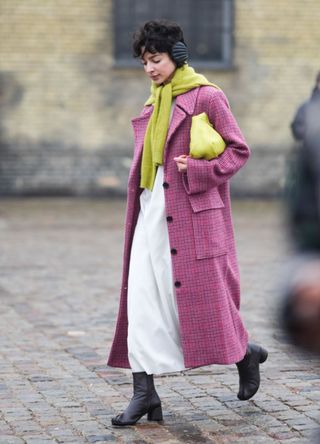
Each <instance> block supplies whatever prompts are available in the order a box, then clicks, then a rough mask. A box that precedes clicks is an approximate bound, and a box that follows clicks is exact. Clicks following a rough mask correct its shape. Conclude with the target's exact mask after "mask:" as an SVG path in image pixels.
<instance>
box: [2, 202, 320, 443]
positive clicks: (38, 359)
mask: <svg viewBox="0 0 320 444" xmlns="http://www.w3.org/2000/svg"><path fill="white" fill-rule="evenodd" d="M124 210H125V203H124V202H123V201H122V200H103V199H97V200H84V199H24V200H22V199H21V200H20V199H14V200H2V201H1V202H0V237H1V239H0V242H1V254H0V297H1V306H0V311H1V314H0V316H1V317H0V343H1V347H0V411H1V416H0V444H22V443H28V444H29V443H30V444H47V443H74V444H81V443H104V442H106V443H109V442H110V443H130V444H133V443H135V444H145V443H155V444H162V443H163V444H164V443H166V444H178V443H181V444H188V443H202V444H205V443H219V444H220V443H237V444H241V443H252V444H256V443H264V444H267V443H278V442H284V443H310V442H316V440H315V438H313V436H314V434H315V432H316V431H317V429H318V428H320V411H319V403H320V362H319V360H317V359H316V358H315V357H313V356H310V355H307V354H304V353H302V352H300V351H297V350H296V349H294V348H293V347H292V346H291V345H289V344H287V343H286V341H285V339H284V337H283V334H282V332H281V329H279V327H278V325H277V319H276V311H277V303H278V301H279V291H278V290H277V288H278V285H279V284H278V283H279V280H280V277H281V273H282V266H283V264H284V262H285V260H286V257H287V256H288V254H289V253H287V245H286V235H285V230H284V228H283V223H282V218H281V211H280V210H281V207H280V205H279V204H278V203H277V202H272V201H267V202H260V201H236V202H235V203H234V221H235V229H236V238H237V245H238V255H239V261H240V267H241V278H242V315H243V318H244V321H245V324H246V327H247V329H248V330H249V333H250V337H251V339H252V340H254V341H256V342H258V343H260V344H263V346H265V347H266V348H267V349H268V350H269V359H268V360H267V362H266V363H265V364H263V365H262V367H261V370H262V385H261V388H260V391H259V392H258V394H257V395H256V396H255V397H254V398H253V399H252V400H250V401H245V402H241V401H239V400H238V399H237V396H236V394H237V391H238V374H237V369H236V366H210V367H203V368H199V369H194V370H190V371H187V372H185V373H183V374H182V373H181V374H180V373H179V374H174V375H170V376H163V377H157V378H156V380H155V382H156V386H157V388H158V392H159V395H160V397H161V398H162V401H163V410H164V422H163V423H162V424H157V423H148V421H147V420H146V419H145V418H143V419H142V420H141V421H140V422H139V424H138V425H137V426H135V427H126V428H115V427H112V426H111V422H110V420H111V417H112V416H113V415H114V414H115V413H119V412H120V411H121V410H122V409H123V408H124V407H125V406H126V405H127V403H128V400H129V399H130V397H131V390H132V387H131V375H130V372H129V371H124V370H119V369H112V368H108V367H107V366H106V358H107V355H108V349H109V346H110V344H111V340H112V336H113V332H114V325H115V320H116V313H117V309H118V297H119V286H120V277H121V276H120V272H121V261H122V245H123V225H124V220H123V218H124ZM313 440H314V441H313Z"/></svg>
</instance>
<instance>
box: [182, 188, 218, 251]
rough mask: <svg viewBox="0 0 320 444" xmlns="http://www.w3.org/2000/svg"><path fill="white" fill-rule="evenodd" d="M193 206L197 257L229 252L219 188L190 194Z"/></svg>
mask: <svg viewBox="0 0 320 444" xmlns="http://www.w3.org/2000/svg"><path fill="white" fill-rule="evenodd" d="M188 197H189V200H190V204H191V207H192V225H193V233H194V241H195V251H196V258H197V259H207V258H211V257H216V256H221V255H222V254H226V253H227V242H226V226H225V219H224V203H223V201H222V199H221V197H220V194H219V191H218V189H217V188H214V189H210V190H209V191H207V192H206V193H201V194H195V195H190V196H188Z"/></svg>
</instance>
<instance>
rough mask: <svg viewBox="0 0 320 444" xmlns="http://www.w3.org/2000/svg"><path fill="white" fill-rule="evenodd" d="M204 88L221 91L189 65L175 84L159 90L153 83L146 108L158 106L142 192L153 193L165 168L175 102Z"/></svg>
mask: <svg viewBox="0 0 320 444" xmlns="http://www.w3.org/2000/svg"><path fill="white" fill-rule="evenodd" d="M202 85H209V86H213V87H215V88H218V87H217V86H216V85H215V84H214V83H211V82H209V81H208V80H207V79H206V78H205V77H204V76H203V75H202V74H197V73H196V72H195V71H194V69H193V68H191V67H190V66H188V65H187V64H186V65H183V66H182V67H181V68H177V69H176V70H175V73H174V76H173V78H172V80H171V82H169V83H166V84H164V85H163V84H162V85H159V86H158V85H156V84H155V83H154V82H152V84H151V96H150V97H149V99H148V100H147V102H146V103H145V105H154V109H153V112H152V115H151V117H150V120H149V122H148V127H147V130H146V134H145V137H144V147H143V155H142V162H141V181H140V187H141V188H148V189H149V190H151V191H152V189H153V185H154V180H155V176H156V171H157V167H158V165H162V164H163V152H164V146H165V142H166V138H167V133H168V127H169V120H170V111H171V104H172V98H173V97H177V96H179V95H180V94H184V93H186V92H187V91H190V90H191V89H194V88H197V87H198V86H202Z"/></svg>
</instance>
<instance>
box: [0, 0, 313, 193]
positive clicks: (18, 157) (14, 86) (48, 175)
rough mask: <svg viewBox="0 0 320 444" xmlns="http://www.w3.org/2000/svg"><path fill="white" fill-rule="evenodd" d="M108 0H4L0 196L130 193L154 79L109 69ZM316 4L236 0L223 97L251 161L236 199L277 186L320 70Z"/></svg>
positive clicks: (219, 76) (218, 76) (220, 75)
mask: <svg viewBox="0 0 320 444" xmlns="http://www.w3.org/2000/svg"><path fill="white" fill-rule="evenodd" d="M111 6H112V4H111V0H95V1H92V0H77V1H75V0H69V1H68V2H65V1H62V0H46V1H43V0H28V1H27V2H26V1H21V0H2V1H1V2H0V112H1V114H0V117H1V121H0V154H1V156H0V194H2V195H6V194H30V193H53V194H59V193H60V194H61V193H68V194H88V193H89V194H92V193H105V192H112V193H118V192H122V193H124V192H125V187H126V177H127V173H128V168H129V165H130V157H131V151H132V132H131V126H130V118H131V117H132V116H134V115H136V114H138V112H139V110H140V107H141V106H142V104H143V102H144V100H145V98H146V97H147V95H148V91H149V83H148V80H147V79H145V78H144V76H143V73H142V72H141V71H140V70H135V69H127V70H123V69H115V68H114V67H113V58H112V10H111ZM319 23H320V8H319V1H318V0H305V1H304V2H301V1H300V0H268V1H265V0H235V50H234V67H233V69H231V70H227V71H204V74H206V75H207V77H208V78H209V79H210V80H212V81H214V82H216V83H218V84H219V85H220V86H221V87H222V88H223V89H224V90H225V92H226V93H227V95H228V97H229V100H230V103H231V105H232V108H233V111H234V113H235V115H236V117H237V119H238V121H239V124H240V126H241V128H242V130H243V132H244V134H245V136H246V138H247V140H248V142H249V144H250V145H251V147H252V151H253V155H252V158H251V161H250V162H249V163H248V165H247V166H246V167H245V169H244V170H243V171H242V172H240V173H239V175H237V176H236V178H235V180H234V189H235V190H236V191H237V192H239V193H247V194H248V193H249V194H275V193H277V192H279V190H280V189H281V187H282V184H283V177H284V172H285V155H286V153H287V152H288V149H289V148H290V146H291V144H292V139H291V134H290V131H289V123H290V121H291V119H292V116H293V114H294V111H295V109H296V107H297V105H298V104H299V103H300V102H301V101H302V100H304V99H305V98H307V97H308V96H309V94H310V90H311V88H312V86H313V83H314V77H315V74H316V72H317V71H318V70H319V69H320V65H319V41H320V27H319Z"/></svg>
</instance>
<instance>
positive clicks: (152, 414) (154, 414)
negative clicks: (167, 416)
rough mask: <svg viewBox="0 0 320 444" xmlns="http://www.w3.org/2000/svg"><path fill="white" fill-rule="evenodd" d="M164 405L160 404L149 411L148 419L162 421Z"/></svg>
mask: <svg viewBox="0 0 320 444" xmlns="http://www.w3.org/2000/svg"><path fill="white" fill-rule="evenodd" d="M162 419H163V417H162V407H161V405H159V406H158V407H156V408H155V409H153V410H150V411H149V412H148V421H162Z"/></svg>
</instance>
